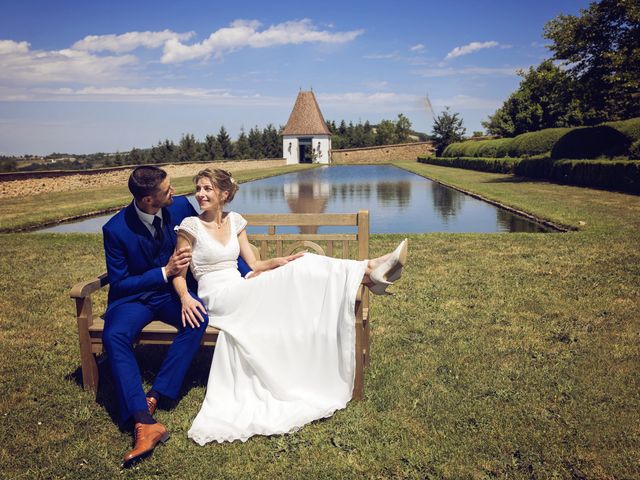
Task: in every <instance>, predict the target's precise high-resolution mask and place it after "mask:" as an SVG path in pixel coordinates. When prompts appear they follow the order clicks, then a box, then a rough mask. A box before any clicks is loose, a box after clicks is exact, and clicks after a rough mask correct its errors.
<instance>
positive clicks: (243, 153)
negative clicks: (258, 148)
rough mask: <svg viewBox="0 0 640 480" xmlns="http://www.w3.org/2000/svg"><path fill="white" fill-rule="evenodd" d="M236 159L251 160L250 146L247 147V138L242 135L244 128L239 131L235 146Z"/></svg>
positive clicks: (245, 135) (244, 134)
mask: <svg viewBox="0 0 640 480" xmlns="http://www.w3.org/2000/svg"><path fill="white" fill-rule="evenodd" d="M235 154H236V158H242V159H245V158H251V146H250V145H249V138H248V137H247V134H246V133H244V128H241V129H240V136H239V137H238V140H237V141H236V145H235Z"/></svg>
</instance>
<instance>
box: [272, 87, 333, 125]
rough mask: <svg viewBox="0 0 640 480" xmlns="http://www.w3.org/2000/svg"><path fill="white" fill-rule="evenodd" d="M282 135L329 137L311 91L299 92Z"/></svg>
mask: <svg viewBox="0 0 640 480" xmlns="http://www.w3.org/2000/svg"><path fill="white" fill-rule="evenodd" d="M282 134H283V135H331V132H330V131H329V128H327V123H326V122H325V121H324V117H323V116H322V112H321V111H320V107H319V106H318V102H317V101H316V96H315V95H314V94H313V91H310V92H305V91H302V90H300V92H299V93H298V98H296V103H295V105H294V106H293V110H292V111H291V115H290V116H289V121H288V122H287V126H286V127H284V130H283V132H282Z"/></svg>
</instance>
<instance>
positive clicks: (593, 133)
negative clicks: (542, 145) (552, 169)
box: [551, 125, 631, 159]
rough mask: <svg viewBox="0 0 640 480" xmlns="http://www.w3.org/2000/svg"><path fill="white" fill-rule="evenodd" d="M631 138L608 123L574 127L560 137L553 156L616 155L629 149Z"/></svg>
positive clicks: (576, 157) (552, 153) (592, 156)
mask: <svg viewBox="0 0 640 480" xmlns="http://www.w3.org/2000/svg"><path fill="white" fill-rule="evenodd" d="M630 145H631V140H630V138H629V137H627V136H626V135H624V134H623V133H621V132H620V131H619V130H617V129H615V128H613V127H610V126H608V125H598V126H595V127H579V128H574V129H573V130H571V131H569V132H568V133H567V134H565V135H564V136H563V137H562V138H560V139H559V140H558V141H557V142H556V144H555V145H554V147H553V149H552V150H551V156H552V157H553V158H567V159H573V158H575V159H584V158H597V157H602V156H605V157H614V156H617V155H625V154H626V153H627V152H628V151H629V146H630Z"/></svg>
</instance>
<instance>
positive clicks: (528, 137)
mask: <svg viewBox="0 0 640 480" xmlns="http://www.w3.org/2000/svg"><path fill="white" fill-rule="evenodd" d="M639 140H640V118H632V119H630V120H623V121H619V122H608V123H603V124H602V125H597V126H595V127H576V128H547V129H544V130H539V131H537V132H528V133H523V134H521V135H518V136H517V137H513V138H499V139H495V140H480V141H466V142H457V143H452V144H451V145H449V146H447V148H445V149H444V152H442V156H443V157H494V158H503V157H525V158H526V157H531V156H535V155H550V156H551V157H553V158H557V159H560V158H564V159H567V158H568V159H586V158H598V157H616V156H631V157H632V158H637V156H638V155H637V154H636V153H635V152H636V151H637V147H634V145H635V142H637V141H639Z"/></svg>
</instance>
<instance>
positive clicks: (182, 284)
mask: <svg viewBox="0 0 640 480" xmlns="http://www.w3.org/2000/svg"><path fill="white" fill-rule="evenodd" d="M191 244H192V240H191V237H190V236H189V234H187V233H184V232H179V233H178V238H177V240H176V250H180V249H181V248H185V247H186V248H189V250H191ZM188 268H189V266H188V265H187V266H186V267H184V268H183V269H182V270H180V273H178V275H176V276H174V277H173V278H172V279H171V282H172V283H173V288H174V289H175V290H176V293H177V294H178V296H179V297H180V303H182V326H183V327H186V326H187V324H188V325H189V326H190V327H192V328H196V327H198V326H199V325H200V324H201V323H202V322H204V318H202V315H201V314H200V312H199V311H198V310H201V311H202V313H206V311H205V309H204V307H203V306H202V304H201V303H200V302H199V301H197V300H196V299H195V298H193V297H192V296H191V294H190V293H189V290H188V289H187V269H188Z"/></svg>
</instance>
